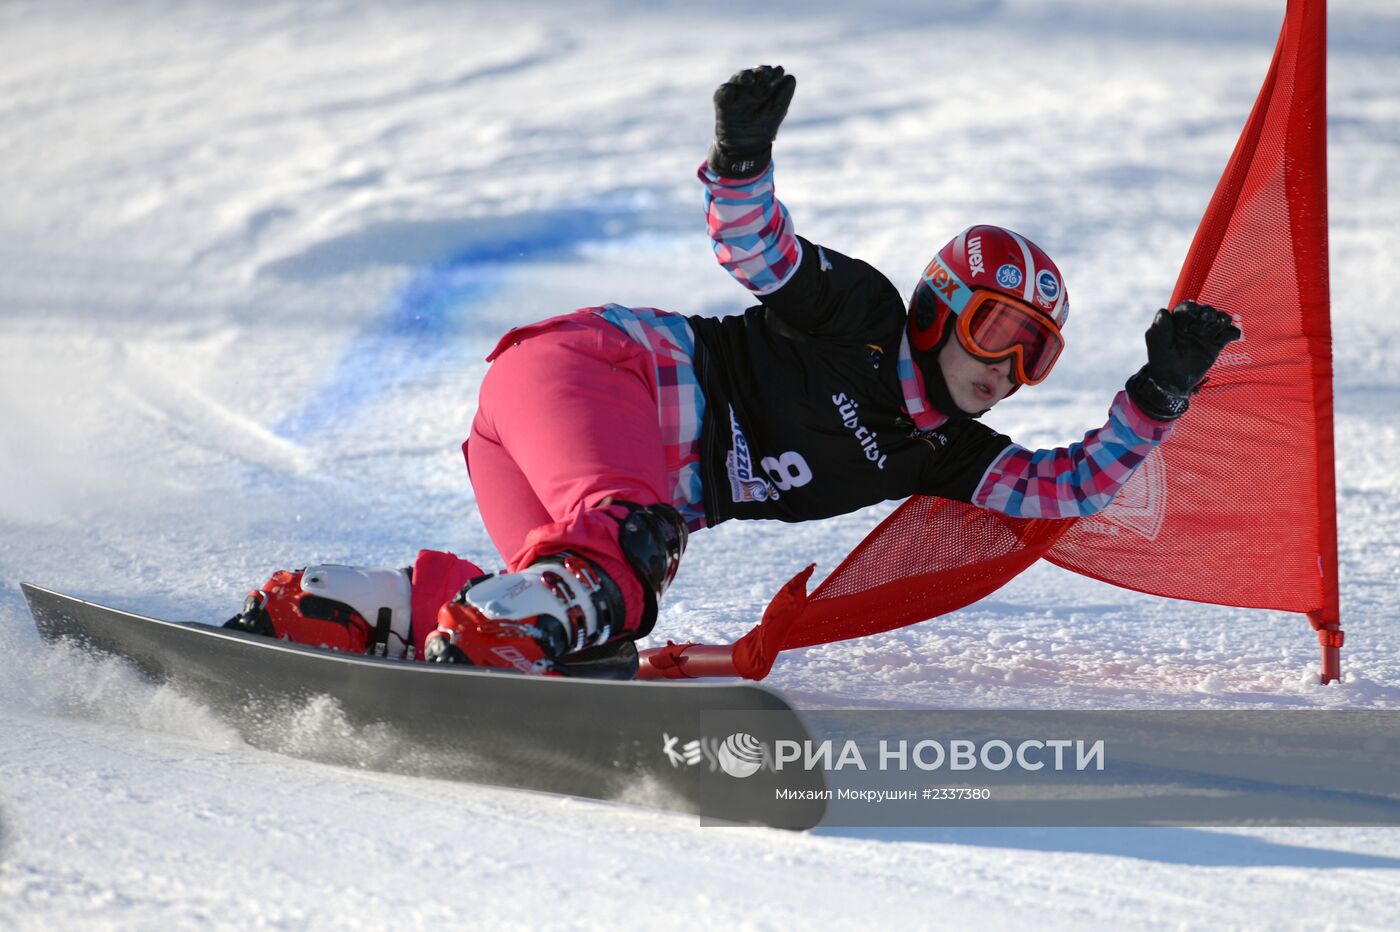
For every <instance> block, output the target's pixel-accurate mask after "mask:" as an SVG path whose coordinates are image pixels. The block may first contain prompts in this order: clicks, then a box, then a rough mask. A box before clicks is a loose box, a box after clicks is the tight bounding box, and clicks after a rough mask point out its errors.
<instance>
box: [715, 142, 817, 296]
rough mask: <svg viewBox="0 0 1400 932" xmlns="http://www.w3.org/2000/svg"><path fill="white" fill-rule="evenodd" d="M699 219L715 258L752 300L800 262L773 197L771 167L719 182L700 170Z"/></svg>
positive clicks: (794, 236) (788, 275) (771, 288)
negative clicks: (701, 215)
mask: <svg viewBox="0 0 1400 932" xmlns="http://www.w3.org/2000/svg"><path fill="white" fill-rule="evenodd" d="M699 176H700V180H701V181H702V182H703V183H704V185H705V220H706V223H707V225H708V226H709V230H710V239H711V240H713V241H714V247H715V257H716V258H718V259H719V264H720V265H722V266H724V268H725V270H726V271H728V272H729V274H730V275H732V276H734V278H735V279H736V280H737V281H738V282H739V284H741V285H743V286H744V287H745V288H747V289H748V290H749V291H752V292H753V293H754V294H757V295H766V294H772V293H773V292H775V291H777V290H778V289H779V288H781V287H783V285H785V284H787V281H788V279H790V278H791V277H792V275H793V273H794V272H796V271H797V266H798V264H799V263H800V262H801V260H802V244H801V243H800V242H799V241H798V239H797V234H796V233H794V232H793V228H792V218H791V217H789V216H788V212H787V208H785V207H784V206H783V205H782V202H781V201H779V200H778V198H777V197H776V196H775V195H774V194H773V166H772V164H771V163H770V164H769V165H768V168H767V169H765V170H764V172H763V174H761V175H757V176H755V177H753V178H743V179H737V180H736V179H733V178H721V177H719V176H718V175H716V174H715V173H714V172H712V171H710V168H709V166H708V165H701V166H700V171H699Z"/></svg>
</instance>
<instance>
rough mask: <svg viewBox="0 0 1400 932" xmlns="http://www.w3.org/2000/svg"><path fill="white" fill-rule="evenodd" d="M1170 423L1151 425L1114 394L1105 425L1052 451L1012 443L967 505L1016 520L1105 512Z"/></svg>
mask: <svg viewBox="0 0 1400 932" xmlns="http://www.w3.org/2000/svg"><path fill="white" fill-rule="evenodd" d="M1174 426H1175V424H1174V422H1172V423H1168V422H1164V421H1155V420H1153V419H1151V418H1149V417H1147V416H1146V415H1144V414H1143V413H1142V412H1141V411H1139V410H1138V409H1137V408H1136V407H1134V406H1133V403H1132V402H1131V401H1130V400H1129V399H1128V393H1127V392H1119V393H1118V395H1117V397H1115V398H1114V399H1113V404H1112V405H1111V406H1110V407H1109V409H1108V423H1107V424H1105V425H1104V426H1103V427H1100V428H1099V429H1097V430H1091V431H1089V432H1088V433H1087V434H1085V435H1084V439H1083V440H1082V441H1080V442H1079V443H1075V444H1071V445H1070V446H1068V447H1057V448H1055V449H1053V450H1034V451H1032V450H1027V449H1026V448H1025V447H1022V446H1020V445H1018V444H1014V443H1013V444H1011V445H1010V446H1009V447H1007V448H1006V449H1005V450H1003V451H1002V452H1001V454H1000V455H998V456H997V458H996V459H995V460H993V461H992V464H991V466H989V467H987V472H986V473H985V474H984V475H983V476H982V481H981V482H979V483H978V485H977V488H976V490H974V492H973V493H972V504H974V505H976V506H977V507H979V508H986V509H988V510H989V511H998V512H1001V513H1002V514H1006V515H1011V516H1012V517H1016V518H1082V517H1087V516H1088V515H1092V514H1096V513H1097V512H1100V511H1102V510H1103V509H1105V508H1107V507H1108V505H1109V503H1110V502H1112V501H1113V497H1114V496H1115V495H1117V494H1118V490H1119V489H1121V488H1122V487H1123V486H1124V484H1126V483H1127V481H1128V479H1130V478H1131V477H1132V475H1133V473H1134V472H1135V471H1137V468H1138V467H1139V466H1141V465H1142V463H1143V461H1144V460H1146V459H1147V456H1148V454H1149V453H1151V452H1152V450H1153V448H1155V447H1156V446H1157V444H1159V443H1161V442H1162V441H1163V440H1165V439H1167V437H1168V436H1170V435H1171V432H1172V428H1173V427H1174Z"/></svg>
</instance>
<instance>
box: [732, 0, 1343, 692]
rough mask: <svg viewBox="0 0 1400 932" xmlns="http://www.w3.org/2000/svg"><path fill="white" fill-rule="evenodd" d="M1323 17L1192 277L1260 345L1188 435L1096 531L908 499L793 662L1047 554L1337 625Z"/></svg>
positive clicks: (1203, 238) (1094, 522)
mask: <svg viewBox="0 0 1400 932" xmlns="http://www.w3.org/2000/svg"><path fill="white" fill-rule="evenodd" d="M1325 23H1326V8H1325V2H1324V0H1290V2H1289V4H1288V11H1287V14H1286V17H1285V22H1284V25H1283V31H1282V33H1281V35H1280V37H1279V43H1278V47H1277V49H1276V51H1275V55H1274V60H1273V63H1272V65H1271V66H1270V69H1269V74H1268V77H1267V78H1266V79H1265V82H1264V86H1263V89H1262V90H1261V91H1260V94H1259V97H1258V100H1257V101H1256V103H1255V106H1254V110H1253V112H1252V113H1251V114H1250V118H1249V121H1248V123H1247V124H1246V126H1245V129H1244V132H1243V134H1242V135H1241V137H1240V141H1239V143H1238V144H1237V146H1236V149H1235V152H1234V154H1233V155H1232V156H1231V159H1230V162H1229V165H1228V167H1227V168H1226V171H1225V174H1224V176H1223V177H1222V178H1221V181H1220V184H1219V186H1218V188H1217V190H1216V192H1215V195H1214V197H1213V198H1212V200H1211V203H1210V206H1209V208H1208V209H1207V211H1206V215H1205V217H1204V218H1203V220H1202V221H1201V225H1200V228H1199V229H1198V231H1197V234H1196V238H1195V240H1194V242H1193V243H1192V246H1191V251H1190V253H1189V254H1188V256H1187V260H1186V264H1185V267H1184V268H1183V269H1182V272H1181V276H1180V279H1179V280H1178V282H1177V287H1176V291H1175V294H1174V296H1173V298H1172V301H1173V303H1174V302H1175V301H1177V300H1179V299H1181V298H1192V297H1194V298H1197V299H1199V300H1203V301H1206V302H1209V303H1211V304H1214V305H1216V306H1218V307H1221V308H1223V309H1225V310H1227V311H1229V312H1230V313H1232V314H1233V315H1234V316H1235V318H1236V322H1237V323H1238V324H1239V325H1240V326H1241V329H1242V330H1243V332H1244V340H1243V342H1242V343H1238V344H1235V345H1233V346H1232V347H1230V348H1229V349H1228V350H1227V351H1226V353H1225V354H1224V355H1223V356H1222V357H1221V359H1220V361H1219V363H1218V364H1217V366H1216V367H1215V368H1214V369H1213V370H1212V372H1211V378H1210V381H1209V383H1208V384H1207V385H1206V387H1205V388H1204V389H1203V390H1202V391H1201V393H1200V394H1199V395H1198V396H1197V397H1196V399H1195V400H1194V401H1193V402H1192V404H1191V411H1190V413H1189V414H1188V415H1187V416H1186V418H1185V419H1184V421H1183V422H1182V424H1181V426H1180V427H1179V428H1178V430H1177V432H1176V433H1175V435H1174V436H1173V437H1172V438H1171V440H1169V441H1168V442H1167V443H1166V444H1164V445H1163V446H1162V447H1160V448H1159V449H1158V451H1157V452H1156V453H1155V454H1154V455H1153V456H1152V457H1150V458H1149V460H1148V462H1147V463H1146V464H1144V466H1143V467H1142V468H1141V469H1139V471H1138V473H1137V474H1136V475H1135V476H1134V478H1133V480H1132V481H1131V482H1130V483H1129V484H1128V485H1127V486H1126V487H1125V488H1124V489H1123V490H1122V492H1121V493H1120V494H1119V496H1118V498H1117V499H1116V500H1115V502H1114V504H1113V505H1111V506H1110V507H1109V508H1108V509H1107V510H1105V511H1104V512H1102V513H1101V514H1099V515H1096V516H1094V517H1093V518H1088V519H1080V520H1077V521H1038V520H1018V519H1012V518H1007V517H1004V516H1002V515H998V514H995V513H991V512H986V511H982V510H979V509H976V508H973V507H972V506H970V505H965V504H962V503H959V502H950V501H945V500H941V499H933V498H913V499H910V500H909V501H907V502H905V503H904V504H903V505H901V506H900V507H899V508H898V509H897V510H896V511H895V512H894V513H893V514H892V515H891V516H890V517H889V518H888V519H886V520H885V521H884V522H883V523H882V524H881V525H880V526H879V527H877V528H876V529H875V530H874V531H872V532H871V533H870V534H869V535H868V536H867V537H866V539H865V540H864V541H862V542H861V543H860V544H859V545H858V546H857V547H856V549H855V550H854V551H853V552H852V553H851V554H850V556H848V557H847V558H846V560H845V561H844V562H843V563H842V564H841V565H840V566H839V567H837V568H836V570H835V571H834V572H833V573H832V574H831V575H830V576H829V577H828V578H827V579H826V580H825V581H823V582H822V584H821V585H820V586H819V587H818V588H817V590H816V591H815V592H814V593H812V595H811V596H810V597H809V599H808V601H807V603H806V605H805V606H804V607H803V608H802V610H801V613H800V616H799V617H797V618H796V619H791V618H789V619H788V623H787V625H786V626H785V631H784V632H783V633H782V634H781V636H780V637H779V638H778V639H779V640H780V643H781V646H782V648H783V649H788V648H794V647H803V646H807V645H811V644H820V643H826V642H829V641H837V640H844V639H846V638H853V637H862V636H865V635H869V634H874V633H876V632H880V631H886V630H889V629H891V628H897V627H900V626H903V625H908V624H912V623H914V622H917V621H922V620H924V619H928V618H933V617H935V616H937V615H941V614H943V613H945V612H949V611H952V610H954V609H957V608H960V607H962V606H964V605H967V604H969V603H971V602H974V601H976V600H978V599H980V598H982V597H984V596H986V595H987V594H989V593H991V592H993V591H995V590H996V589H997V588H999V587H1000V586H1002V585H1003V584H1005V583H1006V582H1007V581H1009V580H1010V579H1011V578H1012V577H1014V576H1015V575H1016V574H1018V573H1020V572H1021V571H1022V570H1024V569H1025V568H1026V567H1028V566H1030V565H1031V564H1032V563H1034V562H1035V561H1036V560H1037V559H1039V558H1040V557H1041V556H1042V555H1045V556H1047V557H1048V558H1049V559H1051V560H1052V561H1054V562H1055V563H1058V564H1059V565H1061V566H1064V567H1066V568H1068V569H1072V570H1074V571H1076V572H1079V573H1083V574H1085V575H1088V576H1092V577H1095V578H1097V579H1101V580H1104V581H1106V582H1111V583H1114V584H1116V585H1120V586H1124V587H1127V588H1131V589H1137V590H1141V591H1144V592H1151V593H1155V594H1158V595H1164V596H1169V597H1172V598H1178V599H1188V600H1193V601H1199V602H1215V603H1220V604H1227V605H1240V606H1246V607H1257V608H1275V609H1284V610H1289V611H1298V612H1309V613H1310V614H1311V617H1312V620H1313V624H1314V625H1315V626H1318V627H1319V628H1322V627H1324V626H1331V627H1332V628H1335V625H1336V622H1337V573H1336V565H1337V563H1336V507H1335V491H1334V489H1335V480H1334V475H1333V459H1332V394H1331V384H1332V371H1331V324H1330V320H1329V318H1328V280H1327V182H1326V177H1327V171H1326V103H1325V62H1326V59H1325V54H1326V29H1325ZM1145 323H1146V322H1145V321H1144V326H1145ZM1197 567H1201V568H1207V569H1209V570H1210V571H1209V572H1196V571H1195V569H1196V568H1197ZM785 591H786V590H785ZM791 596H792V593H790V592H789V593H787V597H788V598H789V600H790V599H791ZM761 628H762V626H760V628H759V629H755V631H754V632H752V633H751V636H749V637H748V638H746V640H753V639H754V638H755V637H756V636H758V635H759V633H760V631H761ZM773 633H774V634H776V632H773ZM770 640H771V639H770ZM1333 640H1334V641H1340V638H1337V637H1334V638H1333ZM763 672H766V670H764V671H763ZM1324 675H1326V674H1325V672H1324Z"/></svg>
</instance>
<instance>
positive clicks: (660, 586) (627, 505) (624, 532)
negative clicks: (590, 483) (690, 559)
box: [612, 501, 689, 638]
mask: <svg viewBox="0 0 1400 932" xmlns="http://www.w3.org/2000/svg"><path fill="white" fill-rule="evenodd" d="M612 504H613V506H614V507H621V508H623V509H625V510H626V515H625V517H621V518H618V517H617V516H616V515H614V518H615V519H616V520H617V521H618V523H619V528H618V534H617V537H618V543H619V544H621V546H622V555H623V556H624V557H626V558H627V563H628V565H630V566H631V567H632V572H634V573H636V574H637V579H638V580H639V581H640V582H641V584H642V595H643V598H644V599H645V600H646V604H645V606H644V608H643V611H642V623H641V626H640V627H639V628H638V629H637V630H636V631H634V632H632V633H631V634H630V636H631V637H633V638H640V637H645V636H646V635H648V634H650V633H651V629H652V628H653V627H655V625H656V614H657V603H658V600H659V599H660V598H661V596H662V595H663V594H664V593H665V592H666V590H667V589H668V588H669V587H670V585H671V582H672V580H674V579H675V578H676V570H678V569H679V568H680V565H681V555H682V554H684V553H685V545H686V541H687V540H688V539H689V533H688V532H687V531H686V528H685V521H683V520H682V519H681V515H680V512H678V511H676V509H674V508H672V507H671V506H670V505H661V504H657V505H638V504H637V503H635V502H622V501H615V502H613V503H612Z"/></svg>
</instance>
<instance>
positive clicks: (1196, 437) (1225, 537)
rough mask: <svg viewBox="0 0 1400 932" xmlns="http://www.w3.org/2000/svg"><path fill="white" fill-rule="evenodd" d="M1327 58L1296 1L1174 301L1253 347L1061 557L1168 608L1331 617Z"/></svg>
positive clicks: (1236, 347)
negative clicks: (1223, 322) (1217, 312)
mask: <svg viewBox="0 0 1400 932" xmlns="http://www.w3.org/2000/svg"><path fill="white" fill-rule="evenodd" d="M1325 55H1326V9H1325V4H1324V3H1323V2H1322V0H1292V2H1290V3H1289V5H1288V12H1287V15H1286V18H1285V21H1284V25H1283V31H1282V34H1281V35H1280V37H1279V43H1278V48H1277V50H1276V51H1275V53H1274V60H1273V64H1272V65H1271V66H1270V69H1269V75H1268V77H1267V78H1266V79H1265V82H1264V87H1263V89H1262V90H1261V91H1260V94H1259V98H1258V100H1257V101H1256V102H1255V105H1254V110H1253V112H1252V113H1251V114H1250V118H1249V122H1248V123H1247V124H1246V126H1245V130H1244V133H1243V134H1242V135H1241V137H1240V141H1239V143H1238V144H1237V145H1236V147H1235V152H1234V154H1233V155H1232V156H1231V158H1230V163H1229V165H1228V167H1227V168H1226V169H1225V174H1224V176H1223V177H1222V178H1221V180H1220V184H1219V186H1218V187H1217V188H1216V191H1215V195H1214V197H1213V198H1212V200H1211V203H1210V207H1209V208H1208V209H1207V210H1206V214H1205V217H1204V218H1203V219H1202V221H1201V225H1200V228H1199V229H1198V230H1197V233H1196V238H1195V240H1194V242H1193V243H1192V245H1191V251H1190V253H1189V254H1188V255H1187V259H1186V264H1185V267H1184V268H1183V269H1182V271H1181V276H1180V278H1179V279H1178V280H1177V285H1176V290H1175V292H1174V293H1173V295H1172V301H1173V302H1176V301H1178V300H1181V299H1183V298H1197V299H1199V300H1203V301H1205V302H1207V303H1210V304H1213V305H1215V306H1217V307H1220V308H1222V309H1224V310H1227V311H1229V312H1230V313H1232V314H1233V315H1234V316H1235V318H1236V321H1237V322H1238V323H1239V325H1240V328H1241V329H1242V330H1243V331H1244V339H1243V341H1241V342H1239V343H1235V344H1233V345H1231V346H1230V347H1229V348H1228V349H1227V350H1226V352H1225V353H1224V354H1223V355H1222V356H1221V358H1220V360H1219V362H1217V364H1216V366H1215V367H1214V368H1213V369H1212V370H1211V375H1210V380H1209V382H1208V383H1207V384H1206V386H1205V387H1204V389H1203V390H1202V391H1201V392H1200V394H1199V395H1197V396H1196V398H1195V399H1194V400H1193V401H1192V403H1191V410H1190V412H1189V413H1188V414H1187V415H1186V416H1185V417H1184V418H1183V419H1182V422H1181V425H1180V427H1179V428H1178V429H1177V431H1176V433H1175V435H1173V437H1172V438H1171V440H1169V441H1168V442H1167V443H1165V444H1163V445H1162V446H1161V447H1159V448H1158V450H1157V451H1156V452H1155V453H1154V455H1153V457H1152V459H1154V460H1157V462H1155V463H1150V464H1149V468H1145V469H1143V470H1141V471H1139V473H1138V474H1137V475H1136V476H1135V477H1134V480H1133V482H1132V483H1131V484H1130V487H1129V488H1127V489H1125V490H1124V492H1123V494H1122V495H1120V497H1119V499H1118V500H1117V501H1115V502H1114V504H1112V505H1110V506H1109V508H1108V509H1107V510H1105V511H1104V512H1102V513H1101V514H1100V515H1096V516H1095V517H1093V518H1090V519H1084V520H1081V521H1078V522H1076V523H1075V525H1074V526H1073V527H1072V528H1071V529H1069V530H1068V531H1067V532H1066V533H1065V535H1064V536H1063V537H1062V538H1061V539H1060V540H1059V541H1058V542H1057V543H1056V544H1055V545H1054V547H1052V548H1051V549H1050V551H1049V553H1048V554H1047V557H1048V559H1050V560H1051V561H1053V562H1055V563H1058V564H1059V565H1061V566H1064V567H1067V568H1069V569H1072V570H1075V571H1076V572H1079V573H1083V574H1085V575H1088V576H1093V577H1095V578H1098V579H1102V580H1105V581H1107V582H1111V583H1116V584H1117V585H1120V586H1125V587H1128V588H1131V589H1139V590H1142V591H1144V592H1151V593H1155V594H1158V595H1164V596H1170V597H1172V598H1178V599H1190V600H1193V601H1197V602H1214V603H1219V604H1224V605H1239V606H1244V607H1250V608H1274V609H1283V610H1286V611H1295V612H1309V613H1313V614H1314V618H1313V620H1314V623H1315V624H1317V623H1319V622H1323V621H1326V622H1333V623H1335V622H1336V621H1337V612H1336V604H1337V601H1336V600H1337V546H1336V493H1335V477H1334V472H1333V449H1332V343H1331V321H1330V318H1329V316H1328V279H1327V151H1326V123H1327V113H1326V97H1325V88H1326V80H1325V64H1326V57H1325ZM1196 566H1200V567H1218V568H1226V570H1227V571H1226V572H1202V573H1196V572H1192V571H1191V568H1192V567H1196ZM1324 615H1326V616H1330V617H1327V618H1325V619H1324V618H1323V617H1322V616H1324Z"/></svg>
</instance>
